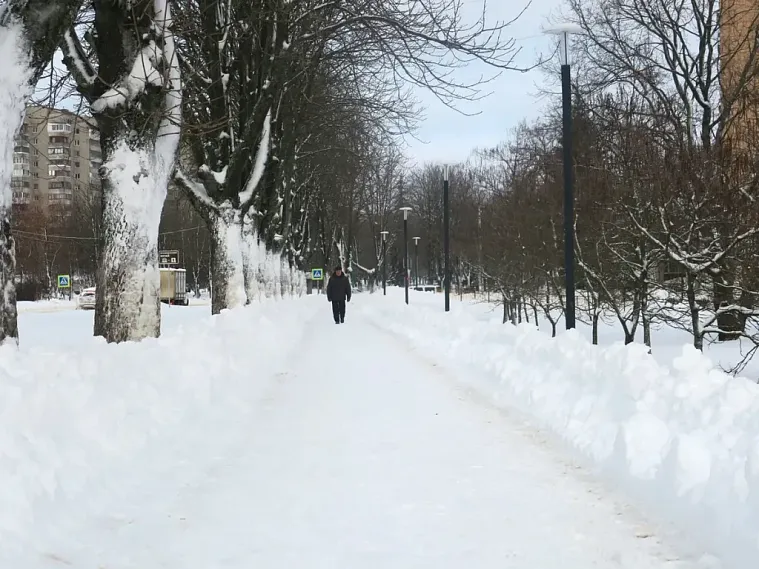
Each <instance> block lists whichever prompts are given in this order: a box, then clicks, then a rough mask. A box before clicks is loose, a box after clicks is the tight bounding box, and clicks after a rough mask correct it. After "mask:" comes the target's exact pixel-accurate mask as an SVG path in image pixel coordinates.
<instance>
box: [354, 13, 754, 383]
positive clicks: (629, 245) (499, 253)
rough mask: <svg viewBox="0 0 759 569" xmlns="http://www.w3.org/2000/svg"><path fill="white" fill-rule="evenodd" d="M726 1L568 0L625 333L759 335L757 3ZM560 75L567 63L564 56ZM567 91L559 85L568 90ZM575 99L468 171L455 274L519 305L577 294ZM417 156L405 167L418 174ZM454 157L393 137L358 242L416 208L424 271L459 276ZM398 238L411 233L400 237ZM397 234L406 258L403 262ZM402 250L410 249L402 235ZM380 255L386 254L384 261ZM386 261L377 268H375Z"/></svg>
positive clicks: (367, 247) (647, 337)
mask: <svg viewBox="0 0 759 569" xmlns="http://www.w3.org/2000/svg"><path fill="white" fill-rule="evenodd" d="M738 6H740V3H736V4H735V5H733V4H732V3H725V2H718V1H717V0H695V1H692V0H687V1H686V0H675V1H674V2H672V1H671V0H646V1H645V2H640V1H638V0H609V1H607V2H602V3H598V2H597V1H595V0H568V1H567V4H566V8H567V10H566V14H565V15H564V19H567V20H570V21H572V22H574V23H576V24H578V25H579V26H580V27H581V28H582V29H583V33H582V34H579V35H577V36H576V37H575V40H574V44H573V46H572V50H571V51H572V53H573V54H574V55H575V61H574V62H573V69H574V70H575V73H574V77H575V78H574V82H573V99H574V117H573V125H574V126H573V137H574V157H573V158H574V164H575V188H576V211H575V214H576V217H575V227H576V243H575V247H576V256H577V267H576V269H577V275H578V279H579V283H578V284H579V292H578V294H579V295H580V307H581V310H582V311H583V316H584V317H585V318H586V319H587V321H588V322H589V323H592V325H593V330H594V334H593V336H594V340H595V341H597V340H598V323H599V320H600V319H601V318H602V317H606V316H610V317H612V318H613V319H615V320H616V321H617V322H618V324H619V326H620V328H621V331H622V333H623V335H624V338H625V341H627V342H632V341H634V340H635V339H636V337H638V336H639V335H640V334H642V336H643V340H644V342H645V343H646V344H648V345H650V344H651V328H652V325H653V324H654V323H655V322H658V323H664V324H666V325H670V326H675V327H678V328H681V329H684V330H687V331H688V332H689V333H690V334H691V335H692V338H693V343H694V345H695V346H696V347H697V348H699V349H702V348H703V346H704V342H705V341H708V340H717V341H730V340H741V345H742V346H746V349H745V350H744V355H745V358H744V359H743V361H741V362H740V363H739V364H738V366H737V367H736V368H735V370H740V369H742V367H743V366H744V365H745V363H746V361H748V359H749V358H750V357H751V356H752V355H753V354H754V352H755V351H756V350H757V348H758V347H759V298H758V295H759V263H757V251H759V205H758V203H757V200H758V199H759V178H758V177H757V169H756V164H757V163H758V162H757V159H759V152H758V151H759V145H758V144H757V142H759V122H758V121H757V116H758V115H757V110H759V91H758V90H757V86H759V83H757V72H759V67H758V66H757V53H758V52H757V29H758V28H757V17H759V11H757V10H756V9H754V8H751V7H744V9H743V11H739V10H738ZM547 72H548V73H549V77H558V72H557V69H555V68H554V67H552V66H551V65H548V66H547ZM556 102H557V103H558V97H557V98H556ZM560 141H561V120H560V108H559V106H558V105H556V106H555V107H552V108H549V112H548V114H547V115H546V116H545V117H543V118H541V119H540V120H538V121H535V122H534V123H531V124H524V125H522V126H521V127H519V128H518V129H516V131H515V132H514V134H513V136H512V137H511V139H510V140H508V141H505V142H504V143H503V144H501V145H499V146H498V147H496V148H492V149H483V150H478V151H475V152H474V153H473V154H472V157H471V159H470V160H469V161H467V162H466V163H464V164H459V165H456V166H455V167H453V168H452V170H451V175H450V179H451V192H452V246H453V257H454V262H453V267H452V268H453V279H454V282H458V283H459V284H465V285H466V286H468V287H470V288H471V289H483V288H484V287H485V286H487V287H490V288H491V289H493V290H495V291H497V292H498V294H499V296H500V297H501V301H502V303H503V305H504V318H505V319H513V320H514V321H516V320H521V319H522V318H535V319H536V320H537V318H538V314H539V313H540V314H542V316H541V317H542V318H545V319H546V320H547V321H548V322H549V323H550V324H551V325H552V326H553V328H554V331H555V329H556V325H557V323H558V322H559V321H560V319H561V318H562V312H563V310H564V305H565V302H564V300H565V299H564V270H563V259H564V243H563V232H562V224H563V210H562V205H563V204H562V196H563V177H562V152H561V144H560ZM404 172H405V174H404ZM442 183H443V169H442V167H440V166H437V165H427V166H424V167H421V168H417V169H415V170H412V171H411V173H409V169H408V168H405V167H404V164H403V158H402V156H399V155H397V154H395V153H394V152H392V151H383V152H378V153H377V154H376V157H375V159H374V167H373V169H371V168H370V169H369V170H368V171H367V172H366V176H365V177H364V178H362V183H361V184H359V185H358V186H357V190H356V191H357V192H358V196H357V197H355V198H353V197H351V196H345V197H343V198H342V199H343V202H342V203H345V204H348V203H353V204H355V207H354V209H352V210H350V211H348V212H346V214H345V217H344V218H343V219H342V222H341V223H342V227H344V228H345V229H344V230H343V233H344V234H345V235H346V236H347V240H346V243H345V247H344V250H345V251H346V252H345V254H344V255H345V257H346V258H348V259H350V260H353V259H355V262H354V263H353V265H354V267H358V268H359V269H363V268H364V267H368V268H369V270H370V271H371V270H372V269H374V268H376V267H379V266H380V265H381V261H382V260H381V259H380V258H379V256H378V253H377V252H378V251H380V249H379V242H378V239H379V231H380V230H381V229H385V228H390V229H391V231H393V234H394V235H398V233H399V231H398V229H399V220H400V214H399V213H397V210H398V208H399V207H400V206H401V205H410V206H412V207H413V208H414V214H413V216H412V218H411V227H412V231H413V232H414V234H415V235H419V236H421V237H422V243H421V251H420V253H421V254H420V257H421V264H422V270H421V271H420V272H422V274H423V276H425V277H427V278H429V279H430V280H432V281H433V282H438V283H439V282H440V281H441V277H442V266H441V265H442V247H441V236H442V233H441V230H440V228H441V224H442V207H441V191H442ZM396 245H397V244H396ZM393 249H395V251H394V253H393V255H394V258H393V259H392V260H389V261H390V266H391V267H393V270H392V271H391V274H401V275H402V270H401V272H400V273H399V272H398V269H400V266H399V264H398V260H399V259H400V256H399V255H398V254H397V253H398V251H399V249H400V248H399V247H397V246H396V247H391V251H392V250H393ZM400 250H402V249H400ZM367 264H368V265H367ZM370 271H369V272H370Z"/></svg>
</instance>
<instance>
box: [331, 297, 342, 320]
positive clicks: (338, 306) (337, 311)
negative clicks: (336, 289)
mask: <svg viewBox="0 0 759 569" xmlns="http://www.w3.org/2000/svg"><path fill="white" fill-rule="evenodd" d="M332 316H334V317H335V322H345V301H344V300H333V301H332Z"/></svg>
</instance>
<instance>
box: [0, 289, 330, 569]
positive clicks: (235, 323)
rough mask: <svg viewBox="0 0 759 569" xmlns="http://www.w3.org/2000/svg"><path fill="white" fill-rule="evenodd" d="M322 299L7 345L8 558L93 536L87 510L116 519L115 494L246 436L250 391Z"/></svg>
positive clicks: (0, 424) (253, 393)
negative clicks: (49, 345)
mask: <svg viewBox="0 0 759 569" xmlns="http://www.w3.org/2000/svg"><path fill="white" fill-rule="evenodd" d="M320 308H323V307H322V305H321V303H316V302H313V301H312V299H302V300H297V301H289V302H279V303H263V304H256V305H251V306H249V307H246V308H243V309H239V310H235V311H227V312H223V313H222V314H221V315H219V316H217V317H209V316H206V315H205V314H203V315H202V316H201V315H200V313H201V312H202V313H205V311H195V313H197V314H198V317H197V318H193V319H192V321H191V322H190V321H188V325H187V326H185V327H184V328H183V327H181V326H180V327H178V329H177V330H175V331H174V332H172V333H169V334H166V335H164V336H163V337H161V338H158V339H146V340H144V341H142V342H140V343H124V344H110V345H109V344H106V343H105V342H103V341H102V340H101V339H98V338H92V337H90V338H82V340H81V341H80V342H79V343H71V344H70V345H68V347H67V349H61V348H56V349H46V348H41V347H39V346H37V347H36V348H31V349H29V348H26V349H25V348H24V347H23V346H24V345H33V342H28V343H24V344H22V348H21V349H17V348H15V347H3V348H0V543H1V544H2V547H0V567H31V566H34V567H37V566H39V563H40V562H41V561H42V558H43V557H46V556H50V555H52V554H54V553H55V552H56V551H60V549H62V548H65V546H66V545H65V544H66V543H67V542H68V541H70V540H72V539H74V540H77V539H79V540H81V539H86V536H85V535H84V534H85V532H81V531H80V529H79V528H81V527H82V525H83V524H86V523H87V522H88V521H89V523H92V520H93V519H95V520H98V519H101V520H102V523H104V524H105V523H116V522H115V521H114V519H111V518H110V516H113V517H114V518H118V516H119V514H120V511H119V508H118V505H115V506H114V500H118V499H119V498H121V497H123V496H129V495H130V494H129V492H130V489H132V488H139V487H140V483H141V481H142V483H143V484H144V481H145V480H162V479H167V478H168V479H175V477H180V476H181V477H182V478H181V479H182V480H184V479H186V478H187V476H189V474H188V473H187V472H185V471H187V470H191V469H193V468H194V469H198V471H199V472H202V467H203V466H204V465H197V464H195V463H196V462H198V461H197V460H194V459H196V458H197V457H198V456H200V457H203V456H207V457H209V459H212V458H213V457H214V456H216V455H217V452H220V447H222V446H224V445H225V444H229V443H228V441H229V440H231V439H233V438H234V437H238V438H239V437H244V436H246V424H248V423H246V417H248V414H249V409H251V407H252V405H251V401H254V400H257V399H258V398H260V397H261V396H262V394H263V391H264V390H265V389H266V388H267V387H270V386H271V384H272V378H273V377H274V376H275V375H276V374H277V373H278V372H280V371H282V368H281V366H282V365H284V364H285V363H286V362H287V360H288V358H289V357H290V356H291V355H292V354H293V353H294V352H295V351H296V350H297V348H298V344H299V340H300V338H301V336H302V333H303V332H304V329H305V327H304V326H303V321H304V319H306V320H307V319H308V318H309V317H310V315H311V314H312V313H313V312H314V311H315V310H317V309H320ZM181 310H183V311H185V312H182V313H181V314H183V315H190V314H191V312H188V311H191V310H192V309H186V308H183V309H181ZM72 315H77V316H79V313H76V312H72ZM55 316H56V317H58V315H55ZM89 330H91V328H89ZM40 333H44V331H40ZM201 449H204V450H202V452H201ZM206 466H207V465H206ZM106 514H108V516H109V517H106ZM116 521H118V520H116ZM122 521H123V520H122ZM56 544H57V548H56V547H54V546H55V545H56ZM31 559H34V561H33V562H32V564H31V565H29V564H25V562H29V561H30V560H31Z"/></svg>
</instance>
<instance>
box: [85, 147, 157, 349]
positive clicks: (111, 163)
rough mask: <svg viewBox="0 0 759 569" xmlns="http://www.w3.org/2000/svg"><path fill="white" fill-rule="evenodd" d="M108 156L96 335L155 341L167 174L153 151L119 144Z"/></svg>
mask: <svg viewBox="0 0 759 569" xmlns="http://www.w3.org/2000/svg"><path fill="white" fill-rule="evenodd" d="M106 152H107V154H109V156H108V157H107V159H106V162H105V164H104V165H103V167H102V170H103V174H101V183H102V186H103V228H102V233H103V245H104V246H103V248H102V254H101V257H100V263H99V267H98V272H97V288H98V294H97V301H96V302H97V306H96V310H95V326H94V332H95V335H96V336H103V337H104V338H105V339H106V341H107V342H126V341H138V340H142V339H144V338H151V337H153V338H154V337H158V336H159V335H160V333H161V302H160V294H159V293H160V272H159V269H158V227H159V224H160V221H161V210H162V209H163V202H164V200H165V199H166V193H167V187H168V174H167V173H165V172H161V171H159V169H158V168H157V167H156V164H155V159H156V157H155V155H156V152H155V150H154V149H153V148H146V147H141V148H136V149H132V148H129V146H128V145H127V144H126V142H125V141H123V140H121V141H118V142H117V143H116V144H115V145H114V146H113V147H112V148H111V149H110V151H106Z"/></svg>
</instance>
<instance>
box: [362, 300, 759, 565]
mask: <svg viewBox="0 0 759 569" xmlns="http://www.w3.org/2000/svg"><path fill="white" fill-rule="evenodd" d="M393 292H394V294H393V295H392V296H390V295H389V296H388V297H382V296H374V297H370V298H369V299H368V300H367V302H368V305H367V306H365V307H363V308H362V311H363V312H364V314H365V315H366V316H368V317H369V318H370V319H371V320H372V321H374V323H375V324H377V325H378V326H380V327H383V328H385V329H388V330H390V331H392V332H394V333H396V334H398V335H399V336H401V337H402V338H403V339H404V340H406V341H410V343H411V345H413V346H414V347H416V348H417V349H420V350H421V351H422V352H423V353H425V354H426V355H428V356H431V357H434V358H435V359H436V360H437V361H445V360H447V361H448V362H449V363H450V364H453V365H455V366H456V369H457V370H461V369H463V370H464V373H459V374H457V375H458V376H460V377H462V379H465V380H466V381H468V382H471V383H472V385H473V387H475V389H477V390H479V391H483V392H485V393H487V394H488V395H489V396H491V397H492V400H493V401H494V402H495V403H496V404H498V405H502V406H504V407H509V408H514V409H518V410H520V411H521V412H523V413H525V414H526V415H528V416H530V417H533V418H534V419H536V420H537V421H538V422H539V423H540V424H542V425H543V426H545V427H548V428H550V429H551V430H553V431H554V432H555V433H557V434H558V435H560V436H561V437H563V438H564V439H566V440H567V441H568V442H569V443H570V444H571V445H572V446H573V447H574V448H575V449H577V450H578V451H580V452H581V453H582V454H583V455H584V456H586V457H588V458H590V459H592V460H593V461H594V462H595V463H596V464H598V465H599V466H601V467H602V468H603V469H604V470H605V471H607V472H608V473H609V474H610V475H612V476H613V478H614V480H616V481H617V482H618V483H623V484H625V485H626V487H627V488H628V489H630V490H631V491H632V492H634V493H635V494H637V495H638V497H639V498H643V499H644V500H646V501H647V502H648V503H649V506H653V507H656V508H659V513H660V514H662V515H664V516H666V517H667V518H668V519H669V520H671V521H675V522H677V523H678V524H679V525H680V527H682V528H683V529H685V530H687V531H689V532H691V534H692V535H695V536H697V537H698V538H700V539H701V540H702V543H705V544H708V546H709V548H710V549H711V550H712V551H714V552H715V553H717V554H718V555H719V556H720V557H721V558H722V559H723V560H724V561H725V562H726V563H729V564H730V565H731V566H735V567H741V568H743V567H753V566H754V565H755V561H756V559H757V556H758V555H759V386H757V385H756V384H754V383H752V382H750V381H747V380H746V379H745V378H733V377H731V376H729V375H727V374H725V373H723V372H721V371H719V370H717V369H715V367H714V365H713V364H712V362H711V361H709V360H708V358H706V357H705V356H703V355H702V354H701V353H699V352H697V351H696V350H695V349H694V348H692V347H691V346H684V347H683V349H682V353H681V355H680V356H679V357H677V358H676V359H675V360H674V361H673V362H672V365H671V367H669V366H663V365H660V364H658V363H657V362H656V361H654V359H653V357H652V356H650V355H649V354H648V353H647V350H646V348H645V347H644V346H641V345H635V344H633V345H630V346H624V345H623V344H621V343H620V344H615V345H611V346H608V347H603V348H602V347H598V346H593V345H592V344H591V343H590V342H588V341H587V340H586V339H584V338H582V337H580V335H579V334H577V333H575V332H572V333H565V334H562V335H560V336H559V337H558V338H556V339H551V338H550V337H547V336H546V335H545V334H544V333H541V332H538V331H537V330H536V329H535V328H534V326H531V325H527V324H525V325H522V326H519V327H513V326H511V325H503V324H501V323H500V314H498V313H495V314H491V315H489V316H485V315H483V314H482V313H481V311H479V312H480V314H479V317H478V316H477V315H476V314H477V312H478V311H475V310H472V308H471V307H467V306H466V305H454V308H453V310H452V312H450V313H449V314H445V312H443V306H442V296H437V297H436V299H435V300H438V302H437V303H436V305H435V306H434V307H432V306H430V304H429V302H430V301H429V300H428V299H423V298H422V296H423V295H420V294H417V295H413V296H412V298H411V302H412V304H411V306H410V307H406V306H405V305H404V304H403V302H402V300H401V299H400V297H399V296H398V294H397V293H396V292H395V291H393ZM469 371H471V373H468V372H469Z"/></svg>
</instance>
